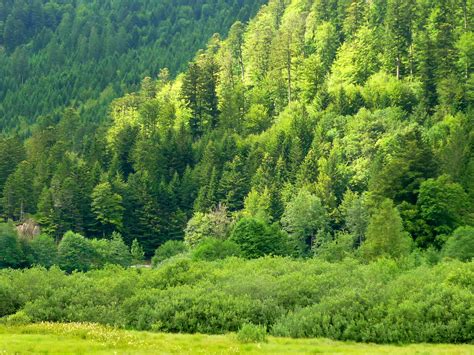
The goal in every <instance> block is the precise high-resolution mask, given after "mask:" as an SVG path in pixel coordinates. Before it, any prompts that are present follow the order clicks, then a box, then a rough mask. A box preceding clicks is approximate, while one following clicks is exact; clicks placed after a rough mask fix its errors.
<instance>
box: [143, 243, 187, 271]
mask: <svg viewBox="0 0 474 355" xmlns="http://www.w3.org/2000/svg"><path fill="white" fill-rule="evenodd" d="M186 251H187V247H186V245H185V244H184V242H182V241H180V240H168V241H167V242H166V243H164V244H163V245H160V247H159V248H158V249H156V251H155V255H154V256H153V258H152V260H151V261H152V264H153V265H154V266H157V265H159V264H160V263H161V262H163V261H165V260H166V259H169V258H171V257H173V256H175V255H178V254H182V253H184V252H186Z"/></svg>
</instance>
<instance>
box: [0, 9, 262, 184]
mask: <svg viewBox="0 0 474 355" xmlns="http://www.w3.org/2000/svg"><path fill="white" fill-rule="evenodd" d="M0 4H1V5H0V6H1V8H0V9H1V11H0V12H1V15H0V46H2V48H4V50H2V53H1V54H0V58H1V59H0V61H1V63H2V65H1V66H0V67H1V69H0V77H2V78H5V80H2V83H1V84H0V100H1V101H2V109H1V112H2V114H0V116H2V121H1V122H0V130H2V131H4V130H8V131H10V132H13V131H15V130H16V129H19V130H21V131H24V132H25V131H26V132H27V131H28V127H26V125H27V124H31V123H33V122H34V121H35V119H37V118H38V117H40V116H43V115H47V114H50V113H53V112H58V111H60V110H62V109H63V108H65V107H68V106H71V105H74V106H77V105H79V106H80V107H81V110H82V111H83V115H84V117H86V118H87V121H88V122H98V121H103V120H105V119H106V115H107V105H108V104H109V103H110V102H111V101H112V99H114V98H116V97H118V96H120V95H123V94H124V93H126V92H129V91H130V90H134V89H136V88H137V84H138V83H139V82H140V80H141V79H143V78H144V77H146V76H150V77H157V76H158V74H159V72H160V69H162V68H165V67H168V68H170V70H171V73H172V74H173V75H174V74H176V73H178V72H179V71H181V70H183V69H184V68H185V67H186V64H187V63H188V61H189V60H191V59H192V57H193V55H194V53H195V52H196V51H197V50H198V49H200V48H201V47H202V46H204V45H205V44H206V42H207V40H208V38H209V37H211V36H212V35H213V34H214V33H216V32H217V33H222V34H224V33H227V31H228V29H229V28H230V26H231V25H232V23H233V22H234V21H236V20H240V21H247V20H248V19H249V17H251V16H253V15H254V14H255V13H256V11H257V10H258V8H259V6H260V5H261V4H263V1H243V2H228V1H225V2H220V1H215V0H209V1H206V2H204V3H195V2H193V1H184V2H182V3H180V4H179V5H178V4H176V3H175V2H173V1H169V0H165V1H160V2H159V3H156V2H154V1H149V0H144V1H139V2H133V1H125V2H121V3H120V4H115V3H114V2H113V1H109V0H107V1H105V2H104V1H97V2H84V3H76V2H74V1H71V0H67V1H63V2H60V3H56V2H53V1H38V2H35V3H34V4H30V3H29V2H27V1H17V2H14V3H12V2H11V1H9V0H2V1H1V2H0ZM206 8H208V9H212V11H206ZM38 78H41V80H37V79H38ZM66 78H68V79H66ZM66 86H68V87H69V90H63V88H64V87H66ZM45 93H46V94H45ZM20 103H21V105H20ZM20 106H21V107H20ZM88 130H89V132H93V130H94V129H93V128H92V127H91V128H89V129H88ZM71 133H73V132H71ZM0 186H1V184H0Z"/></svg>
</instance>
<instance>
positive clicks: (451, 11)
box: [0, 0, 474, 343]
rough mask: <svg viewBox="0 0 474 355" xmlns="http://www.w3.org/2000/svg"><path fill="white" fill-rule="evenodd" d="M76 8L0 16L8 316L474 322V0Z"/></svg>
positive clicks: (471, 330) (192, 328)
mask: <svg viewBox="0 0 474 355" xmlns="http://www.w3.org/2000/svg"><path fill="white" fill-rule="evenodd" d="M5 2H6V3H7V4H3V5H2V4H1V3H0V14H2V13H4V12H2V11H1V6H3V7H4V8H12V7H11V6H9V5H8V3H9V1H3V3H5ZM15 3H16V2H15ZM40 3H41V2H38V4H40ZM67 3H68V2H67V1H65V2H60V3H58V4H56V5H55V6H56V7H55V6H52V5H48V6H47V5H45V9H46V10H45V11H46V12H45V13H44V15H43V16H44V18H45V21H46V22H45V23H48V21H47V20H46V19H47V18H48V17H47V16H48V15H47V14H48V13H49V12H48V11H53V10H50V9H51V8H54V9H56V10H57V11H58V12H57V13H58V14H65V13H66V14H68V13H70V12H71V11H73V10H74V9H76V11H77V15H76V17H74V19H73V18H72V17H71V16H70V15H69V16H66V15H62V16H63V17H62V18H63V20H61V21H58V23H59V24H58V25H57V28H56V27H55V28H54V29H53V27H54V26H53V27H51V28H49V27H47V28H48V29H46V30H45V29H44V27H45V26H46V25H42V27H41V29H37V30H35V29H33V28H31V33H28V32H22V36H20V37H18V36H13V37H11V36H10V34H9V33H10V32H9V30H7V29H8V28H9V27H10V23H11V22H12V21H9V20H8V18H10V19H12V18H14V15H13V14H11V15H8V16H4V17H6V18H7V19H6V21H4V22H2V21H3V20H2V17H1V15H0V33H1V32H2V31H1V29H2V28H3V33H4V35H3V42H0V46H3V49H2V50H3V51H2V50H0V63H2V62H5V61H7V62H8V63H10V64H9V65H0V68H2V67H3V69H0V77H2V76H3V75H5V76H4V77H5V78H8V80H2V83H1V84H0V102H1V108H0V122H1V124H2V125H3V127H4V134H3V136H1V137H0V201H1V203H0V214H1V216H2V218H3V219H4V223H2V224H0V268H5V269H4V270H0V285H1V287H0V300H2V301H0V317H2V316H4V318H0V320H1V319H3V320H4V322H6V323H8V322H12V323H13V324H14V323H15V322H19V323H22V322H26V323H29V322H40V321H49V322H96V323H102V324H105V325H108V326H116V327H121V328H126V329H137V330H147V331H160V332H162V331H164V332H179V333H182V332H184V333H195V332H197V333H209V334H221V333H227V332H235V331H239V332H240V331H242V332H245V329H247V330H246V331H248V332H249V333H250V334H251V335H250V338H252V336H255V337H257V338H258V334H259V332H263V333H265V334H267V333H268V334H271V335H274V336H284V337H296V338H300V337H311V338H313V337H327V338H332V339H337V340H344V341H345V340H351V341H359V342H376V343H419V342H433V343H471V342H472V341H473V339H474V337H473V335H474V324H473V323H472V319H473V315H474V308H473V305H474V285H473V282H472V280H473V275H474V269H473V267H474V264H473V262H472V258H473V256H474V130H473V126H474V118H473V117H474V116H473V114H474V1H472V0H416V1H405V0H372V1H366V0H270V1H268V3H266V4H263V5H262V6H260V5H261V4H258V5H257V3H255V4H254V3H252V2H250V1H249V2H248V3H247V2H246V1H234V2H231V1H229V2H225V1H218V2H217V3H218V4H219V5H220V6H221V7H219V6H217V7H216V6H214V5H212V4H210V3H212V2H207V1H206V2H204V4H203V5H202V6H201V7H200V10H199V11H200V12H199V11H198V12H197V13H196V12H195V15H194V16H186V17H185V18H186V19H187V20H188V21H191V22H190V23H185V24H182V26H181V27H180V25H179V24H181V22H180V21H178V22H173V20H172V19H167V20H165V19H161V18H155V17H154V16H153V15H152V14H153V13H154V12H153V11H149V10H148V8H147V7H146V6H145V3H146V1H141V2H139V3H140V4H141V3H143V4H141V5H142V6H144V9H147V10H146V11H145V10H144V11H145V13H146V16H145V15H143V17H140V16H138V15H135V14H136V13H140V9H141V7H140V6H139V5H136V6H137V7H138V8H137V9H130V11H126V9H127V7H126V5H125V4H128V2H127V1H124V2H123V3H124V4H123V5H122V4H120V5H118V4H117V5H116V6H117V8H113V6H112V2H110V3H109V2H108V1H105V2H101V3H100V4H99V3H96V4H95V5H94V6H93V5H90V7H88V6H89V5H87V6H86V5H85V4H81V3H82V2H81V1H76V2H74V6H75V7H71V6H72V5H69V6H68V5H67ZM167 3H168V2H167V1H162V2H155V3H154V4H153V6H155V5H156V4H161V5H160V6H167V5H164V4H167ZM183 3H186V1H183ZM192 3H195V2H192ZM262 3H263V2H262ZM47 4H50V2H47ZM92 4H94V2H92ZM113 4H114V6H115V4H116V3H115V2H114V3H113ZM129 5H130V6H132V5H131V2H130V4H129ZM123 6H125V7H123ZM148 6H152V5H151V2H150V4H149V5H148ZM156 6H158V5H156ZM168 6H169V7H170V8H173V10H172V11H170V12H169V15H170V16H171V17H172V16H178V15H177V14H175V12H176V11H177V13H179V12H180V11H185V10H183V9H181V6H174V5H173V4H171V2H169V4H168ZM63 7H64V8H63ZM183 7H184V8H186V9H187V10H190V8H189V6H187V7H186V5H183ZM254 7H258V8H259V10H258V12H255V16H253V13H252V11H253V10H252V9H253V8H254ZM39 8H41V6H39ZM221 8H222V11H220V9H221ZM66 9H68V10H66ZM230 9H232V10H230ZM79 10H80V11H79ZM187 10H186V11H187ZM18 11H20V10H18ZM68 11H69V12H68ZM89 11H93V14H94V16H92V15H91V13H90V12H89ZM101 11H104V12H107V15H104V17H103V18H100V23H101V25H100V26H102V27H100V29H99V28H98V27H95V26H96V25H95V22H94V18H95V15H97V16H100V14H101ZM121 11H123V13H122V15H120V14H121ZM156 11H157V12H156V13H160V14H161V13H162V10H156ZM167 13H168V12H167ZM205 13H208V15H207V16H204V14H205ZM223 14H227V15H223ZM236 14H237V15H236ZM58 16H59V15H58ZM120 16H125V18H126V20H125V21H124V20H119V19H120V18H121V17H120ZM147 16H148V17H147ZM106 18H108V19H110V20H109V21H110V23H111V25H110V23H108V22H107V21H106V20H105V19H106ZM193 18H194V19H195V21H196V22H197V24H198V25H195V24H194V23H193V22H192V19H193ZM248 18H250V20H248V21H247V19H248ZM84 19H87V21H86V23H87V26H84V27H81V26H79V27H78V30H77V32H76V37H77V38H70V37H69V33H70V32H69V31H67V36H66V37H65V38H62V37H61V35H64V33H66V32H62V31H61V27H62V25H63V22H65V21H69V22H68V24H65V25H64V26H73V27H74V26H76V25H77V23H78V22H77V21H83V20H84ZM115 21H118V23H120V24H121V26H122V25H123V26H125V27H120V28H119V29H118V30H119V32H117V31H114V30H110V31H109V30H107V28H108V26H109V25H110V26H112V27H113V26H117V23H115ZM153 21H157V23H158V24H161V21H163V24H162V26H163V28H164V29H162V28H161V27H160V26H155V25H156V24H155V23H154V22H153ZM219 21H221V22H222V23H225V24H228V29H226V30H222V33H225V35H218V34H214V35H212V32H215V28H213V27H212V26H211V25H209V23H211V24H214V25H216V27H219V26H221V25H218V22H219ZM134 23H135V25H134ZM137 23H138V24H137ZM152 23H153V24H154V25H153V26H152V25H151V24H152ZM170 23H174V24H176V25H177V26H178V25H179V26H178V28H176V29H175V28H173V27H172V26H170ZM77 26H78V25H77ZM110 26H109V27H110ZM126 26H131V27H130V28H132V29H134V28H136V31H135V30H130V28H128V27H126ZM188 26H191V28H192V30H191V29H189V27H188ZM196 26H197V27H196ZM199 26H202V28H203V30H202V33H198V32H199V31H200V28H201V27H199ZM224 27H225V26H224ZM224 27H220V28H224ZM67 28H69V27H67ZM74 28H75V27H74ZM86 28H88V29H86ZM122 28H123V31H124V32H126V34H127V35H128V36H131V38H133V36H136V40H132V39H129V41H128V42H126V43H125V44H124V43H122V45H123V46H124V47H123V48H126V50H125V49H124V51H123V52H120V51H118V50H115V49H114V50H112V52H110V53H113V54H110V53H108V52H106V53H103V51H107V50H108V49H107V48H108V46H106V45H105V44H106V43H107V41H108V40H111V38H110V37H107V36H106V34H107V33H114V34H117V33H120V31H121V30H122ZM180 28H181V29H180ZM94 29H95V30H94ZM204 29H205V30H204ZM181 30H182V31H194V32H193V34H192V35H191V34H189V36H188V35H187V36H185V37H182V36H181V35H180V34H179V33H180V32H179V31H181ZM88 31H90V35H89V36H90V37H88V40H87V41H86V42H87V43H88V46H89V47H91V46H92V45H93V43H94V41H92V39H93V38H92V39H91V36H92V35H93V32H94V31H96V32H95V36H97V43H100V45H99V46H98V48H100V50H98V51H99V52H96V54H95V55H96V56H97V57H94V56H93V55H94V53H95V52H94V51H93V50H92V49H91V48H89V47H88V48H87V49H85V48H83V49H81V45H80V44H81V43H82V42H81V38H83V37H84V36H85V34H84V33H89V32H88ZM208 31H211V33H209V32H208ZM42 33H43V34H42ZM44 33H47V34H48V35H46V34H44ZM99 33H100V34H101V35H102V37H100V36H99V35H98V34H99ZM186 33H187V32H186ZM45 36H46V37H45ZM104 36H105V37H104ZM160 36H163V37H160ZM193 36H198V37H199V38H201V39H202V40H203V41H204V42H205V43H207V44H205V45H203V46H201V44H202V43H199V41H198V40H196V39H195V37H193ZM125 37H126V36H125ZM12 38H13V39H14V40H12ZM44 38H46V39H48V40H44ZM157 38H161V40H166V41H169V43H168V44H167V48H169V49H168V50H169V52H168V51H167V50H165V51H163V52H161V51H157V49H156V46H159V45H161V42H160V40H159V39H157ZM203 38H205V39H203ZM118 39H120V40H123V36H121V35H120V34H118V37H117V38H115V39H114V41H115V40H117V41H118ZM188 40H189V41H190V42H187V41H188ZM39 41H44V42H41V43H49V44H48V45H46V47H41V45H39V44H38V42H39ZM67 41H72V42H70V44H69V45H67V44H66V43H68V42H67ZM206 41H207V42H206ZM51 43H56V44H59V47H60V48H61V51H64V54H63V57H64V58H67V59H64V60H65V61H64V62H63V63H60V64H55V65H56V67H51V68H49V69H48V70H52V72H54V75H52V76H50V75H49V74H47V73H49V72H48V71H45V72H44V73H46V76H47V78H48V80H51V85H52V86H51V87H49V86H41V85H42V84H41V83H40V81H38V80H37V78H38V76H37V74H34V73H35V70H40V69H39V68H42V66H41V64H40V63H48V65H53V64H52V63H53V62H54V61H52V60H51V59H52V58H53V57H54V56H53V57H51V56H50V57H48V54H47V53H48V52H50V50H49V49H50V48H51V46H52V45H51ZM114 43H115V42H114ZM153 43H155V44H153ZM190 43H193V45H190ZM116 45H117V46H119V44H118V42H117V43H116ZM180 46H182V47H180ZM40 47H41V49H39V48H40ZM200 47H202V49H200V50H197V51H195V49H196V48H200ZM0 48H1V47H0ZM34 48H38V50H37V51H36V50H34ZM48 48H49V49H48ZM178 48H183V51H181V49H178ZM19 51H30V52H29V53H30V54H29V55H31V57H30V59H29V60H30V64H29V68H31V70H32V75H33V76H31V77H30V79H31V83H30V84H28V83H29V81H28V80H29V79H26V76H25V79H24V80H23V79H21V78H22V77H21V75H20V77H18V76H16V77H15V76H14V71H12V70H13V69H12V66H11V65H13V63H15V61H16V59H15V58H14V57H15V53H17V54H16V55H17V56H19V57H21V58H25V56H23V55H21V54H18V52H19ZM68 51H69V52H68ZM70 51H73V52H74V54H73V55H70V54H68V53H72V52H70ZM81 51H82V52H83V53H85V54H86V55H87V56H92V57H88V59H84V58H83V59H80V58H81V57H80V55H79V54H80V53H82V52H81ZM188 51H194V55H192V54H190V55H189V60H190V61H189V62H188V63H186V62H187V61H188V58H187V57H186V56H187V54H186V53H188ZM120 53H122V54H120ZM130 53H133V54H130ZM156 53H158V54H159V55H158V56H156ZM176 53H179V56H178V55H175V54H176ZM111 57H113V58H114V61H116V63H117V66H114V65H112V64H110V63H111V62H110V58H111ZM99 58H103V59H99ZM170 58H171V59H170ZM76 60H77V63H84V65H85V66H82V64H78V65H77V66H76V65H75V64H73V63H76V62H75V61H76ZM102 60H103V61H102ZM70 61H71V62H70ZM35 63H38V65H39V66H38V69H35V68H36V67H35V65H36V64H35ZM101 63H102V64H101ZM163 63H167V64H166V67H165V65H164V64H163ZM121 66H123V68H122V67H121ZM20 67H21V68H25V66H23V65H21V66H20ZM63 67H65V68H67V69H65V70H69V69H71V68H72V69H74V72H73V73H71V74H70V75H69V76H68V74H64V75H63V74H62V73H61V71H58V70H57V68H63ZM54 68H56V69H54ZM87 68H93V69H90V70H89V69H87ZM111 68H114V69H113V71H117V73H118V72H120V73H122V77H120V76H114V75H111V76H107V75H105V74H104V75H102V73H104V71H108V70H111ZM115 68H122V69H115ZM2 70H3V71H4V73H7V74H4V73H2ZM8 70H10V71H8ZM41 70H42V69H41ZM96 70H97V71H96ZM5 71H7V72H5ZM64 73H66V72H64ZM72 75H79V76H78V77H80V78H81V79H80V80H79V81H78V82H77V83H78V84H77V85H78V86H77V90H76V91H73V92H75V93H74V94H71V96H68V97H63V98H61V102H56V103H55V102H54V100H56V99H58V95H59V94H58V92H60V95H66V94H67V91H66V92H65V90H64V87H65V85H66V84H65V83H64V82H62V81H61V80H62V79H61V78H63V79H65V80H66V82H67V83H68V84H67V85H72V81H70V78H72ZM89 75H90V76H91V77H90V78H88V76H89ZM123 75H125V76H123ZM137 78H140V79H139V80H138V81H139V82H140V83H139V84H137V85H135V84H134V82H135V80H137ZM23 81H24V82H23ZM97 81H100V83H98V82H97ZM22 82H23V84H22ZM92 83H94V84H92ZM28 85H40V86H37V87H38V88H39V90H41V91H40V92H44V91H46V92H47V95H46V96H48V95H49V96H50V97H51V99H52V100H53V101H48V100H47V99H46V98H45V97H44V96H41V95H40V96H39V97H41V100H43V99H44V100H45V101H42V102H43V104H44V106H41V105H39V106H38V105H37V103H35V102H34V100H36V99H35V98H34V96H31V92H32V91H31V90H33V89H32V88H33V86H31V89H30V88H28ZM55 85H57V86H55ZM15 86H17V88H18V90H19V91H17V93H15V91H12V89H11V88H12V87H15ZM54 87H56V88H57V90H59V91H56V89H55V88H54ZM50 88H51V89H50ZM111 88H112V89H111ZM115 88H117V89H115ZM118 88H120V89H118ZM109 89H110V90H109ZM7 90H8V93H7V94H6V92H7ZM21 90H25V95H28V97H29V100H26V101H28V103H27V104H25V105H22V106H21V109H22V110H28V109H30V108H32V109H33V111H30V112H26V111H25V112H19V109H18V108H17V104H16V103H15V100H22V98H21V97H22V96H21V95H19V94H18V93H20V92H21ZM81 92H82V93H81ZM2 95H3V96H2ZM9 95H11V96H9ZM90 95H92V97H93V98H88V99H87V100H83V99H81V97H83V98H84V97H90ZM118 96H120V97H118ZM81 100H82V101H81ZM76 101H77V103H81V104H77V105H76V104H75V102H76ZM109 103H110V104H109ZM41 107H42V108H41ZM20 116H21V117H25V119H23V118H20ZM33 122H34V123H33ZM22 125H26V126H25V127H26V129H25V128H24V127H22ZM25 226H26V227H28V226H34V230H35V231H36V232H34V233H33V232H32V233H30V232H25V229H28V228H26V227H25ZM38 231H39V232H38ZM111 264H112V265H111ZM142 264H151V268H152V270H148V269H146V268H145V269H143V268H140V267H139V266H140V265H142ZM130 266H133V267H132V268H130ZM15 269H17V270H15ZM19 295H21V297H20V296H19ZM76 295H78V296H76ZM112 302H113V304H115V305H116V306H117V307H114V309H112V308H111V307H110V306H109V305H110V304H111V303H112ZM246 327H247V328H246ZM262 329H263V330H262ZM239 334H240V333H239Z"/></svg>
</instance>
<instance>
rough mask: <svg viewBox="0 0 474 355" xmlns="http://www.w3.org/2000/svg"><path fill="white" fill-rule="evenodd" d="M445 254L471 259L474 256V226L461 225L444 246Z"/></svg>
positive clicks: (463, 259) (451, 256)
mask: <svg viewBox="0 0 474 355" xmlns="http://www.w3.org/2000/svg"><path fill="white" fill-rule="evenodd" d="M442 254H443V256H447V257H450V258H456V259H459V260H462V261H470V260H471V259H472V258H474V227H469V226H466V227H459V228H457V229H456V230H455V231H454V233H453V234H452V235H451V236H450V237H449V238H448V240H447V241H446V243H445V244H444V246H443V251H442Z"/></svg>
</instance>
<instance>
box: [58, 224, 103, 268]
mask: <svg viewBox="0 0 474 355" xmlns="http://www.w3.org/2000/svg"><path fill="white" fill-rule="evenodd" d="M97 258H98V255H97V251H96V250H95V249H94V245H93V244H92V243H91V241H90V240H88V239H86V238H84V237H83V236H82V235H80V234H77V233H74V232H71V231H69V232H67V233H66V234H65V235H64V237H63V238H62V239H61V242H60V243H59V245H58V264H59V266H60V267H61V269H63V270H65V271H67V272H73V271H87V270H90V269H91V268H92V267H93V265H95V263H96V261H97Z"/></svg>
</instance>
